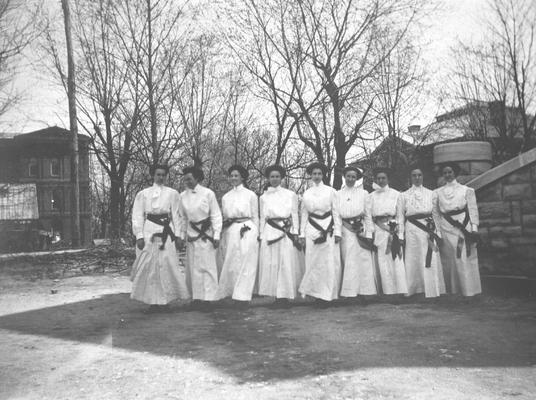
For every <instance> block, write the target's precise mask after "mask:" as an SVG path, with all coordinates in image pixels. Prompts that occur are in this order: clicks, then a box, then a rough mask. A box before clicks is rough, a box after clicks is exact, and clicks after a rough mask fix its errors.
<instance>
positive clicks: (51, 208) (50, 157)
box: [0, 126, 92, 245]
mask: <svg viewBox="0 0 536 400" xmlns="http://www.w3.org/2000/svg"><path fill="white" fill-rule="evenodd" d="M6 136H9V135H4V137H2V138H0V183H7V184H30V183H32V184H35V186H36V188H37V204H38V211H39V220H38V225H39V229H42V230H46V231H50V232H52V231H53V232H54V234H56V235H59V236H60V237H61V239H62V240H63V241H65V243H69V242H70V240H71V166H70V132H69V131H68V130H66V129H63V128H59V127H56V126H55V127H50V128H45V129H41V130H38V131H34V132H30V133H26V134H19V135H11V136H12V137H6ZM78 137H79V139H78V140H79V154H80V211H81V215H80V224H81V227H80V228H81V242H82V244H84V245H86V244H88V243H90V242H91V239H92V238H91V212H90V211H91V210H90V200H89V199H90V196H89V152H88V143H89V138H88V137H87V136H84V135H79V136H78Z"/></svg>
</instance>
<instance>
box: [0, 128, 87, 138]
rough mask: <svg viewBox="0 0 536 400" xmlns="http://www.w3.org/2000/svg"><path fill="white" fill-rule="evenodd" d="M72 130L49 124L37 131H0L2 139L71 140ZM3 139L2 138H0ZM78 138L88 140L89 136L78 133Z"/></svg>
mask: <svg viewBox="0 0 536 400" xmlns="http://www.w3.org/2000/svg"><path fill="white" fill-rule="evenodd" d="M70 135H71V132H70V131H69V130H68V129H65V128H61V127H59V126H49V127H47V128H43V129H38V130H36V131H32V132H27V133H12V132H3V133H0V138H2V139H13V140H15V141H19V140H21V141H32V142H33V141H39V142H41V141H46V142H48V141H57V140H69V139H70V137H71V136H70ZM0 140H1V139H0ZM78 140H83V141H88V140H90V137H89V136H86V135H82V134H78Z"/></svg>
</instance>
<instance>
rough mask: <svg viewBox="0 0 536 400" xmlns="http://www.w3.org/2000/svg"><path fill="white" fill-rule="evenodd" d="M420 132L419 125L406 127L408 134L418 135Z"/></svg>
mask: <svg viewBox="0 0 536 400" xmlns="http://www.w3.org/2000/svg"><path fill="white" fill-rule="evenodd" d="M420 130H421V126H420V125H410V126H408V133H418V132H419V131H420Z"/></svg>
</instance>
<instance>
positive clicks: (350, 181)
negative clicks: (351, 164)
mask: <svg viewBox="0 0 536 400" xmlns="http://www.w3.org/2000/svg"><path fill="white" fill-rule="evenodd" d="M344 182H345V183H346V186H348V187H353V186H354V185H355V183H356V182H357V172H355V171H348V172H346V174H344Z"/></svg>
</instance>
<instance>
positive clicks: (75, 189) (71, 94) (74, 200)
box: [61, 0, 80, 247]
mask: <svg viewBox="0 0 536 400" xmlns="http://www.w3.org/2000/svg"><path fill="white" fill-rule="evenodd" d="M61 5H62V8H63V19H64V24H65V41H66V44H67V97H68V99H69V126H70V130H71V135H72V140H71V182H72V197H71V213H72V214H71V215H72V216H71V229H72V232H71V236H72V242H71V245H72V247H79V246H80V182H79V180H80V176H79V155H78V125H77V121H76V84H75V66H74V59H73V46H72V40H71V13H70V8H69V0H61Z"/></svg>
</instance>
